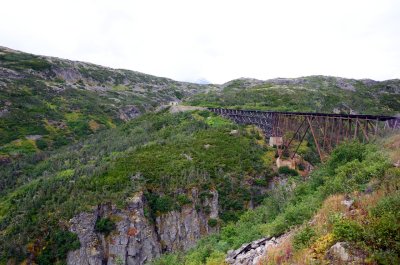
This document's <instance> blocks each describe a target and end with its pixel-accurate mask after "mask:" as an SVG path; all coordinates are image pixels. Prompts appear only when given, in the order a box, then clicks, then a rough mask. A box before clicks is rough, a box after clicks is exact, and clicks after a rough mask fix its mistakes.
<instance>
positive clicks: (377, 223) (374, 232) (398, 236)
mask: <svg viewBox="0 0 400 265" xmlns="http://www.w3.org/2000/svg"><path fill="white" fill-rule="evenodd" d="M396 214H397V216H396ZM366 237H367V239H368V241H369V242H370V243H372V244H373V245H374V246H375V247H377V248H380V249H382V250H386V249H393V250H395V251H397V253H400V243H399V242H400V218H399V216H398V213H392V212H387V213H385V214H383V215H382V216H381V217H380V218H377V219H375V220H373V221H372V223H371V224H370V225H369V226H368V227H367V233H366Z"/></svg>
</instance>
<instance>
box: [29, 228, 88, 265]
mask: <svg viewBox="0 0 400 265" xmlns="http://www.w3.org/2000/svg"><path fill="white" fill-rule="evenodd" d="M46 242H47V245H46V247H45V248H43V250H42V251H41V252H40V254H39V256H38V257H37V262H38V264H40V265H51V264H58V262H62V261H63V260H64V259H65V258H66V257H67V254H68V251H71V250H75V249H78V248H79V247H80V242H79V239H78V236H77V235H76V234H74V233H71V232H69V231H62V230H58V231H56V232H54V233H52V234H50V236H49V237H48V238H47V240H46Z"/></svg>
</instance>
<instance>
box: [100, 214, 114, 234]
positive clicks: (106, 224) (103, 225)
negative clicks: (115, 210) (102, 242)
mask: <svg viewBox="0 0 400 265" xmlns="http://www.w3.org/2000/svg"><path fill="white" fill-rule="evenodd" d="M115 228H116V225H115V223H114V221H113V220H111V219H110V218H108V217H103V218H100V219H98V220H97V221H96V225H95V231H96V232H98V233H102V234H104V235H105V236H108V235H109V234H110V233H111V232H112V231H114V230H115Z"/></svg>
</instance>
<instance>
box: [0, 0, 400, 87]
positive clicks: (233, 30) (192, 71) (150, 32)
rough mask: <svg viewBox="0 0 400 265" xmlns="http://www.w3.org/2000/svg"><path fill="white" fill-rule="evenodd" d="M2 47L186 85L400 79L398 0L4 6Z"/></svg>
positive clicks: (5, 0) (162, 0)
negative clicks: (328, 77) (313, 78)
mask: <svg viewBox="0 0 400 265" xmlns="http://www.w3.org/2000/svg"><path fill="white" fill-rule="evenodd" d="M0 45H1V46H6V47H9V48H13V49H18V50H22V51H26V52H30V53H35V54H42V55H50V56H56V57H61V58H67V59H72V60H80V61H87V62H92V63H96V64H100V65H105V66H110V67H114V68H125V69H131V70H136V71H140V72H144V73H148V74H153V75H158V76H165V77H169V78H173V79H176V80H182V81H193V82H196V81H198V80H201V79H205V80H208V81H210V82H212V83H224V82H227V81H229V80H231V79H235V78H239V77H253V78H258V79H269V78H275V77H299V76H306V75H316V74H322V75H333V76H342V77H351V78H372V79H376V80H383V79H391V78H400V1H398V0H375V1H371V0H333V1H328V0H302V1H299V0H291V1H290V0H283V1H282V0H280V1H278V0H274V1H267V0H260V1H258V0H247V1H244V0H242V1H234V0H227V1H222V0H213V1H211V0H198V1H191V0H182V1H178V0H159V1H152V0H143V1H133V0H131V1H129V0H126V1H123V0H112V1H111V0H110V1H99V0H96V1H89V0H87V1H85V0H77V1H75V0H66V1H61V0H58V1H56V0H49V1H41V0H35V1H32V0H26V1H21V0H0Z"/></svg>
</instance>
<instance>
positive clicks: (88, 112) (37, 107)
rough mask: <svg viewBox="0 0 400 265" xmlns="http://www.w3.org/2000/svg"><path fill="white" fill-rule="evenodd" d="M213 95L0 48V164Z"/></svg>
mask: <svg viewBox="0 0 400 265" xmlns="http://www.w3.org/2000/svg"><path fill="white" fill-rule="evenodd" d="M213 89H215V86H212V85H197V84H191V83H185V82H177V81H174V80H171V79H167V78H161V77H156V76H151V75H146V74H142V73H139V72H134V71H129V70H121V69H111V68H106V67H102V66H98V65H94V64H90V63H84V62H75V61H69V60H65V59H59V58H53V57H45V56H36V55H32V54H27V53H23V52H19V51H15V50H11V49H8V48H4V47H0V156H1V155H3V156H2V158H0V162H1V160H3V161H4V160H7V158H8V157H9V156H11V157H15V156H18V155H20V154H27V153H34V152H37V151H38V150H50V149H56V148H58V147H60V146H62V145H65V144H68V143H71V142H74V141H75V140H77V139H80V138H81V137H83V136H86V135H88V134H92V133H95V132H97V131H99V130H101V129H105V128H113V127H115V126H117V125H119V124H121V123H123V122H125V121H127V120H130V119H132V118H134V117H136V116H138V115H140V114H142V113H145V112H146V111H150V110H154V109H156V108H157V107H159V106H160V105H162V104H168V103H169V102H170V101H180V100H182V99H184V98H185V97H187V96H189V95H193V94H196V93H200V92H205V91H207V90H213Z"/></svg>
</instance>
